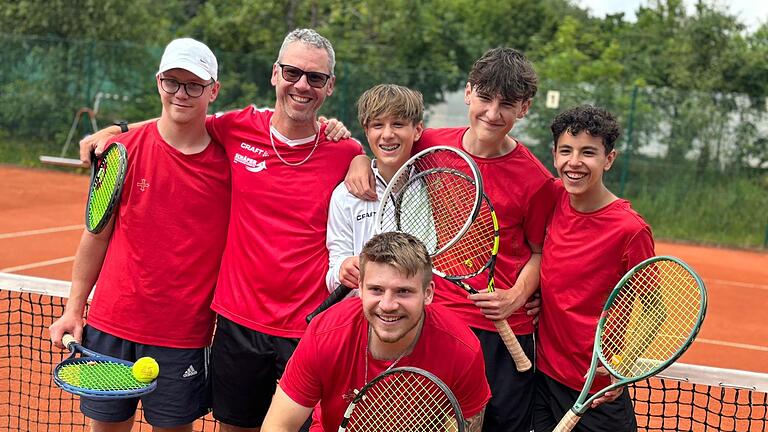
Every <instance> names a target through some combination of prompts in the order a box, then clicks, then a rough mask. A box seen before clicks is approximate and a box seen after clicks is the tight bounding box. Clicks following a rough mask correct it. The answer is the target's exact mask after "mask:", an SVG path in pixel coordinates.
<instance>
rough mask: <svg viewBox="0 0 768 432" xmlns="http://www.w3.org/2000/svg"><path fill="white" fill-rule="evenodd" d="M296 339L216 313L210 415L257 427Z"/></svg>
mask: <svg viewBox="0 0 768 432" xmlns="http://www.w3.org/2000/svg"><path fill="white" fill-rule="evenodd" d="M298 343H299V340H298V339H293V338H281V337H277V336H270V335H266V334H264V333H260V332H257V331H255V330H251V329H249V328H247V327H244V326H241V325H239V324H237V323H235V322H232V321H230V320H228V319H226V318H224V317H222V316H219V317H218V318H217V322H216V335H215V336H214V337H213V347H212V350H211V376H212V383H213V417H214V418H215V419H216V420H218V421H220V422H223V423H227V424H230V425H233V426H239V427H248V428H253V427H260V426H261V424H262V423H263V422H264V417H265V416H266V415H267V410H268V409H269V404H270V402H271V401H272V395H274V393H275V390H276V389H277V380H278V379H280V377H281V376H282V375H283V372H284V371H285V365H286V363H288V359H289V358H290V357H291V355H292V354H293V351H294V350H295V349H296V345H298Z"/></svg>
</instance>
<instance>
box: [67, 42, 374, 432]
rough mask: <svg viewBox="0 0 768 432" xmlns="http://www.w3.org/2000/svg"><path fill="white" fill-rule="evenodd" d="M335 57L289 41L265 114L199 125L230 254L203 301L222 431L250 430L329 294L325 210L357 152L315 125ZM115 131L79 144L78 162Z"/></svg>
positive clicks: (320, 45) (322, 47)
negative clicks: (217, 150) (225, 189)
mask: <svg viewBox="0 0 768 432" xmlns="http://www.w3.org/2000/svg"><path fill="white" fill-rule="evenodd" d="M335 56H336V55H335V52H334V50H333V46H332V45H331V43H330V41H328V39H326V38H325V37H323V36H321V35H320V34H318V33H317V32H316V31H314V30H312V29H296V30H293V31H291V32H289V33H288V34H287V35H286V37H285V39H284V40H283V43H282V46H281V47H280V51H279V53H278V55H277V59H276V61H275V63H274V64H273V65H272V77H271V83H272V86H274V87H275V108H274V110H272V109H257V108H255V107H253V106H248V107H246V108H245V109H242V110H236V111H231V112H228V113H225V114H222V115H217V116H211V117H209V118H208V120H207V121H206V126H207V128H208V132H209V133H210V134H211V136H213V137H214V138H216V139H218V141H219V142H221V144H222V146H223V147H224V149H225V151H226V153H227V157H228V159H229V167H230V170H231V173H232V214H231V217H230V220H229V231H228V238H227V248H226V250H225V251H224V256H223V258H222V262H221V270H220V273H219V279H218V281H217V286H216V294H215V297H214V299H213V302H212V304H211V307H212V309H213V310H214V311H216V312H217V313H218V321H217V326H216V337H215V338H214V343H213V347H212V351H211V356H212V370H211V381H212V383H213V387H212V388H213V416H214V418H216V419H217V420H218V421H219V422H220V423H219V424H220V426H221V428H220V429H221V431H222V432H242V431H258V430H259V428H260V426H261V424H262V422H263V421H264V416H265V415H266V413H267V410H268V408H269V404H270V401H271V400H272V396H273V394H274V392H275V389H276V386H277V380H278V379H279V378H280V376H281V375H282V373H283V371H284V370H285V365H286V363H287V362H288V359H289V358H290V356H291V354H293V350H294V349H295V348H296V345H297V344H298V341H299V338H300V337H301V336H302V335H303V334H304V331H305V330H306V328H307V323H306V322H305V321H304V317H305V316H306V315H307V314H309V313H310V312H311V311H312V310H314V309H315V308H316V307H317V305H319V304H320V303H321V302H322V301H323V300H324V299H325V297H327V295H328V291H326V289H325V279H324V277H325V273H326V271H327V266H328V250H327V249H326V248H325V237H326V236H325V233H326V221H327V219H328V206H329V202H330V198H331V194H332V193H333V189H334V188H335V187H336V185H337V184H339V183H340V182H341V180H342V179H343V178H344V174H345V173H346V171H347V167H348V166H349V163H350V161H351V160H352V159H353V158H354V157H356V156H359V155H361V154H362V153H363V151H362V146H361V145H360V143H359V142H357V141H354V140H351V139H341V140H338V138H336V140H335V141H334V137H338V136H339V134H336V133H332V132H329V131H328V129H329V128H330V124H329V125H328V128H326V126H325V125H324V124H321V123H320V122H319V121H318V117H317V114H318V111H319V110H320V107H321V106H322V105H323V102H324V101H325V99H326V98H327V97H329V96H331V95H332V94H333V89H334V84H335V79H336V77H335V76H334V73H333V71H334V66H335V64H336V57H335ZM131 127H132V128H133V127H134V125H131ZM114 129H115V128H114V127H111V128H106V129H104V130H103V131H100V132H99V133H97V134H94V135H92V136H91V138H90V139H88V140H84V141H81V143H80V157H81V159H82V160H87V158H88V155H89V153H90V151H91V149H92V148H93V146H95V144H97V143H99V142H100V140H101V138H102V137H103V136H104V135H108V134H110V133H112V131H114ZM344 131H346V129H343V131H342V133H341V135H343V132H344ZM212 234H213V233H211V234H209V235H212Z"/></svg>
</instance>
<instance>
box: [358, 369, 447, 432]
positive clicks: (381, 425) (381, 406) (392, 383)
mask: <svg viewBox="0 0 768 432" xmlns="http://www.w3.org/2000/svg"><path fill="white" fill-rule="evenodd" d="M458 421H459V420H458V419H457V416H456V412H455V410H454V409H453V406H452V404H451V401H450V399H449V398H448V396H447V395H446V394H445V393H444V392H443V390H442V389H440V387H439V386H438V385H437V384H435V383H434V382H433V381H431V380H430V379H428V378H426V377H424V376H422V375H418V374H413V373H398V374H393V375H390V376H387V377H385V378H384V379H382V380H380V381H378V382H377V383H376V384H374V385H373V386H372V387H370V388H369V389H368V390H367V391H366V393H365V396H364V397H363V399H362V400H361V401H360V402H359V403H358V404H357V406H355V409H354V410H353V411H352V414H351V416H350V419H349V423H348V427H347V430H348V431H353V432H363V431H368V432H382V431H386V432H417V431H418V432H443V431H444V432H455V431H458V430H459V426H458Z"/></svg>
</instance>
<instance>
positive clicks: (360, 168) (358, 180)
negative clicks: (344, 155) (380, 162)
mask: <svg viewBox="0 0 768 432" xmlns="http://www.w3.org/2000/svg"><path fill="white" fill-rule="evenodd" d="M344 185H346V186H347V189H348V190H349V193H351V194H352V195H354V196H356V197H358V198H360V199H364V200H367V201H375V200H376V199H377V196H376V178H375V177H374V176H373V170H372V169H371V159H369V158H368V156H366V155H358V156H355V158H354V159H352V162H351V163H350V164H349V170H348V171H347V176H346V177H345V178H344Z"/></svg>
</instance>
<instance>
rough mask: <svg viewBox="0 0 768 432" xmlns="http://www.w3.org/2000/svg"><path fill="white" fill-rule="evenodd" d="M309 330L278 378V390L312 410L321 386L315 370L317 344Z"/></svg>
mask: <svg viewBox="0 0 768 432" xmlns="http://www.w3.org/2000/svg"><path fill="white" fill-rule="evenodd" d="M311 329H312V323H310V328H309V329H307V332H306V333H305V334H304V337H302V338H301V340H300V341H299V344H298V346H297V347H296V351H294V353H293V355H292V356H291V358H290V359H289V360H288V364H287V365H286V367H285V372H284V373H283V376H282V377H281V378H280V388H281V389H282V390H283V391H284V392H285V394H286V395H288V397H289V398H291V400H293V401H294V402H296V403H297V404H299V405H301V406H303V407H307V408H312V407H314V406H315V405H317V403H318V402H320V397H321V395H322V385H321V382H320V376H321V373H322V372H321V371H318V370H316V369H315V367H316V366H317V365H319V363H318V361H317V357H318V355H317V343H316V342H315V337H314V334H313V332H312V330H311Z"/></svg>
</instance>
